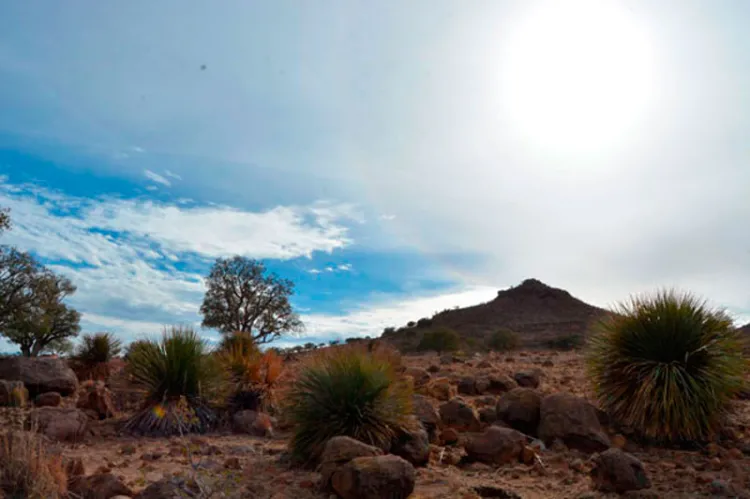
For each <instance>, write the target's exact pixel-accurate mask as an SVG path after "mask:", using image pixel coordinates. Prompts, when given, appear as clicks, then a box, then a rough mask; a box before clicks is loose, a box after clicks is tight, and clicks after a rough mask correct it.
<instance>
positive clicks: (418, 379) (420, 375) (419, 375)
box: [404, 367, 432, 388]
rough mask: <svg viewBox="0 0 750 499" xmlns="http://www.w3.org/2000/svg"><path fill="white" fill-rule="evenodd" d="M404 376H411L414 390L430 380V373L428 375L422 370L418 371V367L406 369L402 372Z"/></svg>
mask: <svg viewBox="0 0 750 499" xmlns="http://www.w3.org/2000/svg"><path fill="white" fill-rule="evenodd" d="M404 375H405V376H411V378H412V379H413V380H414V387H415V388H419V387H421V386H424V385H426V384H427V383H429V382H430V380H431V379H432V376H431V375H430V373H428V372H427V371H426V370H424V369H420V368H419V367H407V368H406V369H405V370H404Z"/></svg>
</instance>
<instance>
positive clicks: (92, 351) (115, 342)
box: [73, 333, 122, 379]
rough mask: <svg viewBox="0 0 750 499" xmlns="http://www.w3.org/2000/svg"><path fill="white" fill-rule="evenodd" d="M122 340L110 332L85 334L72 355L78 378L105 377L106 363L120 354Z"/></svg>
mask: <svg viewBox="0 0 750 499" xmlns="http://www.w3.org/2000/svg"><path fill="white" fill-rule="evenodd" d="M121 351H122V342H121V341H120V340H119V339H117V338H116V337H115V336H114V335H113V334H112V333H96V334H86V335H84V336H83V338H82V341H81V344H80V345H78V348H77V349H76V351H75V354H74V355H73V366H74V367H75V370H76V371H77V372H76V374H77V375H78V377H79V378H80V379H85V378H94V379H107V378H108V377H109V366H108V363H109V361H110V360H112V359H113V358H114V357H117V356H118V355H120V352H121Z"/></svg>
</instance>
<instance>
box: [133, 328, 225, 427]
mask: <svg viewBox="0 0 750 499" xmlns="http://www.w3.org/2000/svg"><path fill="white" fill-rule="evenodd" d="M127 369H128V373H129V374H130V375H131V376H132V378H133V380H134V381H135V382H136V383H138V384H140V385H141V386H143V387H144V388H145V389H146V390H147V391H148V395H147V398H146V401H145V404H144V408H143V410H142V411H140V412H139V413H137V414H136V415H135V416H133V417H132V418H131V419H130V420H129V421H128V423H127V425H126V428H127V429H129V430H132V431H136V432H141V433H146V434H151V433H153V434H160V435H174V434H178V433H180V432H204V431H206V430H207V429H209V428H210V427H211V426H213V424H214V423H215V419H216V417H215V414H214V412H213V410H212V409H211V408H210V407H209V405H208V403H207V396H208V395H209V394H216V393H220V392H219V390H218V389H219V388H220V387H221V382H222V378H223V377H222V372H221V369H220V367H219V365H218V363H217V362H216V360H215V358H214V357H213V356H211V355H209V353H208V349H207V347H206V344H205V342H204V341H203V340H201V339H200V337H199V336H198V335H197V334H196V333H195V332H194V331H193V330H191V329H187V328H181V327H173V328H172V329H171V330H170V331H165V332H164V334H163V336H162V339H161V340H160V341H155V340H145V341H143V342H141V343H139V345H138V346H137V347H136V348H131V349H130V352H129V355H128V367H127Z"/></svg>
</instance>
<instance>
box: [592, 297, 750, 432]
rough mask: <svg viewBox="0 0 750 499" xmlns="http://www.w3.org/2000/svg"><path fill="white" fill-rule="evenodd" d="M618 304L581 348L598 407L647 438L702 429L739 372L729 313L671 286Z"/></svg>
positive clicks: (710, 425)
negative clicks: (617, 308)
mask: <svg viewBox="0 0 750 499" xmlns="http://www.w3.org/2000/svg"><path fill="white" fill-rule="evenodd" d="M617 312H618V314H617V315H613V316H612V317H610V318H609V319H608V320H607V321H606V322H604V323H602V325H601V328H600V330H599V331H597V332H596V334H594V335H593V336H592V337H591V339H590V348H589V350H588V352H587V360H588V367H589V373H590V376H591V379H592V381H593V383H594V387H595V390H596V393H597V397H598V399H599V403H600V406H601V408H602V409H604V410H605V411H607V413H608V414H609V415H610V416H611V417H612V418H613V419H614V420H615V421H616V422H619V423H620V424H623V425H627V426H629V427H631V428H634V429H635V430H637V431H639V432H640V433H641V434H642V435H643V436H645V437H648V438H653V439H656V440H662V441H685V440H701V439H704V438H706V437H708V436H709V435H710V434H711V433H712V431H714V430H715V429H716V426H717V425H718V424H719V423H720V422H721V419H722V416H723V415H724V414H725V412H726V410H727V408H728V404H729V402H730V401H731V400H732V398H733V397H734V396H735V394H736V393H737V392H738V391H739V390H740V389H741V388H742V386H743V375H744V374H745V372H746V367H747V364H746V361H745V360H744V358H743V356H742V340H741V338H740V337H739V335H738V333H737V331H736V330H735V329H734V328H733V326H732V320H731V319H730V318H729V316H728V315H727V314H726V313H725V312H724V311H723V310H714V309H710V308H709V307H708V306H707V305H706V303H705V302H704V301H701V300H699V299H697V298H695V297H694V296H693V295H690V294H678V293H676V292H674V291H661V292H658V293H657V294H655V295H653V296H647V297H639V298H633V299H632V300H631V301H630V302H628V303H625V304H621V305H620V306H619V310H617Z"/></svg>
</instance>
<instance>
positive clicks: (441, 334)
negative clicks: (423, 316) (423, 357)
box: [417, 328, 461, 353]
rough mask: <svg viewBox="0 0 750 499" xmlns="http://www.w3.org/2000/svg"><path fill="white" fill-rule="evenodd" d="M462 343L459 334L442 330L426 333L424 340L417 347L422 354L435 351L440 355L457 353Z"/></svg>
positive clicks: (449, 330) (445, 329) (450, 330)
mask: <svg viewBox="0 0 750 499" xmlns="http://www.w3.org/2000/svg"><path fill="white" fill-rule="evenodd" d="M460 343H461V338H460V337H459V336H458V333H456V332H455V331H453V330H452V329H447V328H441V329H436V330H435V331H428V332H426V333H424V335H423V336H422V340H421V341H420V342H419V345H417V350H419V351H422V352H424V351H426V350H434V351H436V352H438V353H442V352H455V351H456V350H458V347H459V344H460Z"/></svg>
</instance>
